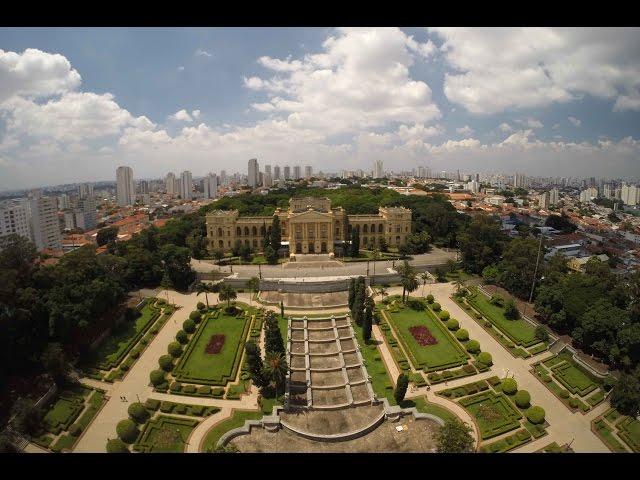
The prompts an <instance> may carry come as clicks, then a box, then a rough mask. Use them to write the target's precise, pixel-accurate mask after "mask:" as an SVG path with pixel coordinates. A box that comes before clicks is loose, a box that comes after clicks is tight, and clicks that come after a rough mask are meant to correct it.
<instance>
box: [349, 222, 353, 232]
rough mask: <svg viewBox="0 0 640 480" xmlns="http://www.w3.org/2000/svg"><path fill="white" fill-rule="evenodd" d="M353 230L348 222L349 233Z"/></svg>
mask: <svg viewBox="0 0 640 480" xmlns="http://www.w3.org/2000/svg"><path fill="white" fill-rule="evenodd" d="M352 230H353V227H352V226H351V224H349V233H351V232H352Z"/></svg>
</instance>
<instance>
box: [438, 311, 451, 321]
mask: <svg viewBox="0 0 640 480" xmlns="http://www.w3.org/2000/svg"><path fill="white" fill-rule="evenodd" d="M438 316H439V317H440V320H442V321H443V322H446V321H447V320H449V318H450V317H451V316H450V315H449V312H447V311H446V310H442V311H441V312H440V313H438Z"/></svg>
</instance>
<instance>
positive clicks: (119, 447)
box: [107, 438, 131, 453]
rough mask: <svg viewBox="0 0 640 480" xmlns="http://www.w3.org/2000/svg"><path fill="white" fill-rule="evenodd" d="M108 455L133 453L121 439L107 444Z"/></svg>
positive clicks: (115, 439)
mask: <svg viewBox="0 0 640 480" xmlns="http://www.w3.org/2000/svg"><path fill="white" fill-rule="evenodd" d="M107 453H131V452H130V451H129V448H128V447H127V445H126V443H124V442H123V441H122V440H120V439H119V438H112V439H111V440H109V441H108V442H107Z"/></svg>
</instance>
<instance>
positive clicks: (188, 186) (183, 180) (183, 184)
mask: <svg viewBox="0 0 640 480" xmlns="http://www.w3.org/2000/svg"><path fill="white" fill-rule="evenodd" d="M180 198H182V199H183V200H191V199H193V178H192V177H191V172H190V171H189V170H185V171H184V172H182V173H181V174H180Z"/></svg>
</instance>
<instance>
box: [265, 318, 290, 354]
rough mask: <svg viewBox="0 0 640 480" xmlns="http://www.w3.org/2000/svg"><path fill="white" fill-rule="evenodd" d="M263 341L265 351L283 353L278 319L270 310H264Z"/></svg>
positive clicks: (283, 347) (283, 348)
mask: <svg viewBox="0 0 640 480" xmlns="http://www.w3.org/2000/svg"><path fill="white" fill-rule="evenodd" d="M264 343H265V350H266V351H267V353H268V352H274V353H281V354H282V355H284V354H285V352H286V350H285V346H284V341H283V339H282V333H281V332H280V326H279V325H278V319H277V318H276V316H275V314H274V313H273V312H271V311H268V312H266V315H265V321H264Z"/></svg>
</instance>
